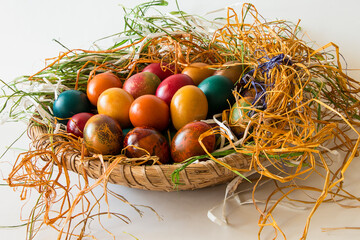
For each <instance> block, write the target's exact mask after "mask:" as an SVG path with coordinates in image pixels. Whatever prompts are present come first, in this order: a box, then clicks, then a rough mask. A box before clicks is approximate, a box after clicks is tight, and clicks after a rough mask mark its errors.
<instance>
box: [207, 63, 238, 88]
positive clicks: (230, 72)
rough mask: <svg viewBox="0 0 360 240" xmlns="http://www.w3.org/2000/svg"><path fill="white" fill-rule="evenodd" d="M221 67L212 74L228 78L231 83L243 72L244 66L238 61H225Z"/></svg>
mask: <svg viewBox="0 0 360 240" xmlns="http://www.w3.org/2000/svg"><path fill="white" fill-rule="evenodd" d="M223 67H224V68H223V69H221V70H217V71H216V72H215V73H214V75H221V76H224V77H227V78H229V79H230V80H231V81H232V83H233V84H235V83H236V82H238V81H239V80H240V77H241V75H242V74H243V72H244V66H243V65H241V62H239V61H231V62H227V63H225V64H224V65H223Z"/></svg>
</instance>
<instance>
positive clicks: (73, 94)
mask: <svg viewBox="0 0 360 240" xmlns="http://www.w3.org/2000/svg"><path fill="white" fill-rule="evenodd" d="M90 106H91V105H90V102H89V100H88V98H87V97H86V94H85V93H83V92H81V91H78V90H67V91H64V92H62V93H61V94H60V95H59V97H58V98H57V99H56V100H55V102H54V105H53V113H54V116H55V118H56V119H57V120H58V121H59V122H61V123H64V124H67V122H68V119H69V118H70V117H72V116H74V115H75V114H77V113H81V112H90Z"/></svg>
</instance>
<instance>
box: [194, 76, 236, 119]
mask: <svg viewBox="0 0 360 240" xmlns="http://www.w3.org/2000/svg"><path fill="white" fill-rule="evenodd" d="M198 87H199V88H200V89H201V90H202V91H203V93H204V94H205V95H206V98H207V101H208V104H209V113H208V116H209V117H212V116H213V115H214V114H217V113H221V112H222V111H223V110H225V109H228V108H230V107H229V103H228V100H229V101H230V103H231V102H232V101H233V98H234V96H233V94H232V89H233V87H234V84H233V82H232V81H231V80H230V79H229V78H227V77H225V76H222V75H214V76H211V77H208V78H206V79H205V80H203V81H202V82H201V83H200V84H199V85H198Z"/></svg>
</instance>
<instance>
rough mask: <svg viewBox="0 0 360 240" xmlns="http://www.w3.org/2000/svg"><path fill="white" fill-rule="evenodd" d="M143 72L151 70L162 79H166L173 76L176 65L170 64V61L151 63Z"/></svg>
mask: <svg viewBox="0 0 360 240" xmlns="http://www.w3.org/2000/svg"><path fill="white" fill-rule="evenodd" d="M142 71H143V72H151V73H153V74H155V75H156V76H158V77H159V78H160V80H161V81H162V80H164V79H165V78H167V77H169V76H171V75H173V74H174V72H175V67H174V66H173V65H169V64H168V63H164V62H162V63H151V64H149V65H147V66H146V67H145V68H144V69H143V70H142Z"/></svg>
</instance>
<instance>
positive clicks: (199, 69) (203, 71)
mask: <svg viewBox="0 0 360 240" xmlns="http://www.w3.org/2000/svg"><path fill="white" fill-rule="evenodd" d="M181 73H182V74H186V75H188V76H189V77H191V79H192V80H193V82H194V84H195V85H196V86H197V85H199V83H201V82H202V81H203V80H204V79H206V78H208V77H210V76H211V75H213V74H214V73H215V70H213V69H210V68H209V64H206V63H192V64H190V65H189V66H188V67H186V68H184V70H183V71H182V72H181Z"/></svg>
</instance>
